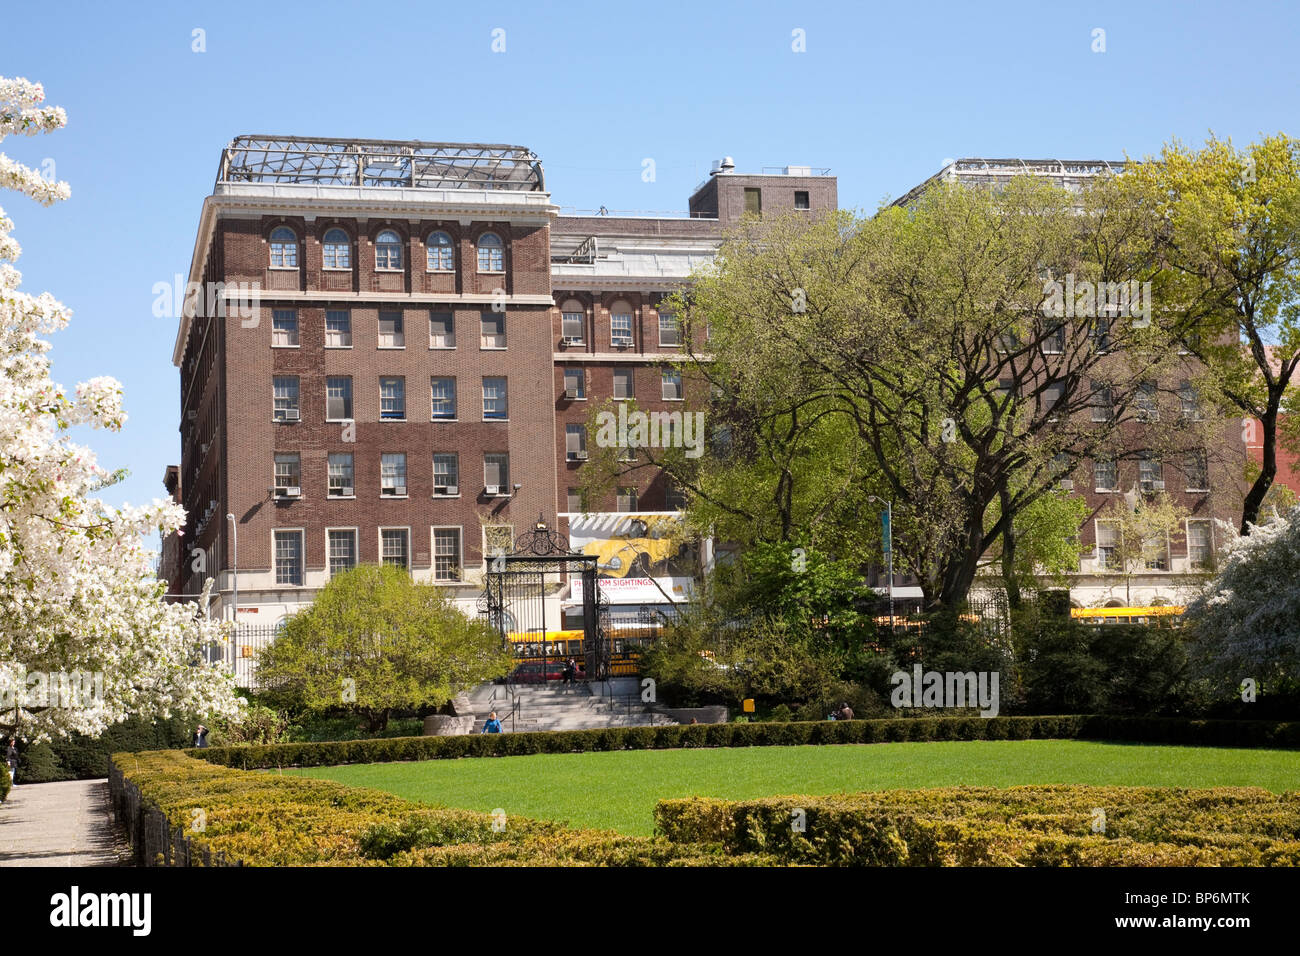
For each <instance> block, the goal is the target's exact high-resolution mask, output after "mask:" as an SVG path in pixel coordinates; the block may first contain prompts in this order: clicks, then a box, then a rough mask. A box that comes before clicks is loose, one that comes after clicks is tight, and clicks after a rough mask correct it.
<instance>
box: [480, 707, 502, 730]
mask: <svg viewBox="0 0 1300 956" xmlns="http://www.w3.org/2000/svg"><path fill="white" fill-rule="evenodd" d="M482 732H483V733H485V734H499V733H501V721H499V720H497V712H496V711H495V710H494V711H492V713H490V714H488V719H487V720H485V721H484V722H483V731H482Z"/></svg>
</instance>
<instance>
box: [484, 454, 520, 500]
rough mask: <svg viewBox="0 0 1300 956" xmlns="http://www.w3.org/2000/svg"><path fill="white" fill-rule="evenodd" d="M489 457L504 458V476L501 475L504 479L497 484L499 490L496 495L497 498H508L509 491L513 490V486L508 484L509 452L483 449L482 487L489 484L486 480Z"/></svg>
mask: <svg viewBox="0 0 1300 956" xmlns="http://www.w3.org/2000/svg"><path fill="white" fill-rule="evenodd" d="M489 458H504V459H505V474H504V476H503V478H504V481H503V482H502V483H501V484H499V485H497V488H498V489H500V490H498V491H497V494H496V497H498V498H509V497H510V495H511V492H512V491H514V489H513V487H511V484H510V452H508V451H485V452H484V453H483V487H484V488H486V487H488V486H489V484H490V483H489V482H488V474H487V472H488V459H489Z"/></svg>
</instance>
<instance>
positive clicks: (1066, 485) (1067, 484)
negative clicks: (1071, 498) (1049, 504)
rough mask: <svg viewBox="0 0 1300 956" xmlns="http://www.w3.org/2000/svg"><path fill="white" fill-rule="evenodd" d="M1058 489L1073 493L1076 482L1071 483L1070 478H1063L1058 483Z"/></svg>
mask: <svg viewBox="0 0 1300 956" xmlns="http://www.w3.org/2000/svg"><path fill="white" fill-rule="evenodd" d="M1057 487H1059V488H1060V489H1061V490H1062V491H1073V490H1074V482H1073V481H1071V480H1070V479H1069V478H1062V479H1061V480H1060V481H1058V482H1057Z"/></svg>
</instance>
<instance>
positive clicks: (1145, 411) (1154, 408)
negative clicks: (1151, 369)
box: [1134, 382, 1160, 422]
mask: <svg viewBox="0 0 1300 956" xmlns="http://www.w3.org/2000/svg"><path fill="white" fill-rule="evenodd" d="M1134 399H1135V404H1136V405H1137V420H1138V421H1140V422H1154V421H1159V420H1160V407H1159V404H1158V400H1157V397H1156V383H1155V382H1139V383H1138V387H1137V394H1136V395H1135V396H1134Z"/></svg>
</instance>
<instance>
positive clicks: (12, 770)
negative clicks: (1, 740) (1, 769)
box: [5, 737, 18, 787]
mask: <svg viewBox="0 0 1300 956" xmlns="http://www.w3.org/2000/svg"><path fill="white" fill-rule="evenodd" d="M5 764H6V765H7V766H8V767H9V786H10V787H16V786H18V741H17V740H15V739H14V738H13V737H10V738H9V746H8V747H6V748H5Z"/></svg>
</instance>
